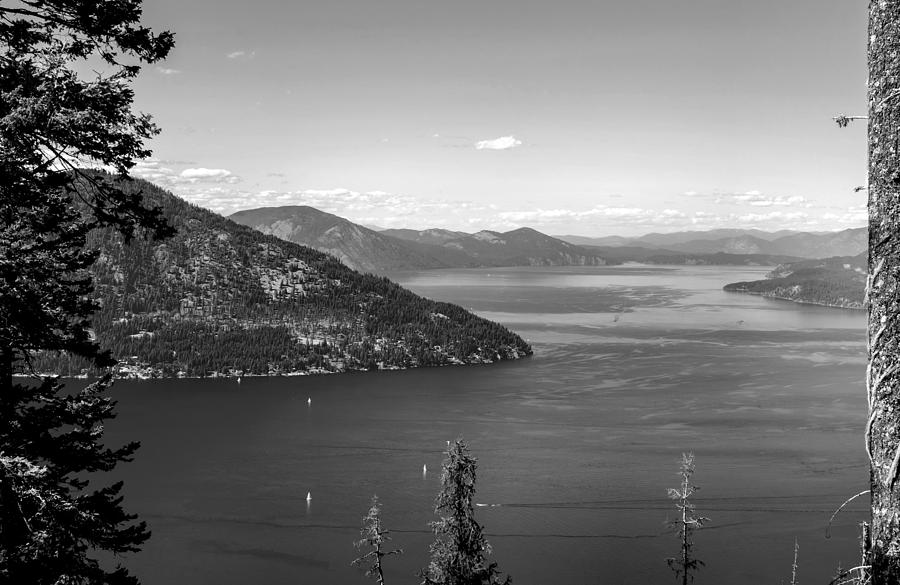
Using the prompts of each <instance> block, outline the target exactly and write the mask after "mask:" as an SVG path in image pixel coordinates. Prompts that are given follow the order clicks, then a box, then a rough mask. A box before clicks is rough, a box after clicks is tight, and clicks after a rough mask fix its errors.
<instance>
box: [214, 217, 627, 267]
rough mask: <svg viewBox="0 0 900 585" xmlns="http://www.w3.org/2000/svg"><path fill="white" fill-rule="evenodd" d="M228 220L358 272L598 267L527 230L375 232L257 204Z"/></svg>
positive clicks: (573, 249) (571, 248)
mask: <svg viewBox="0 0 900 585" xmlns="http://www.w3.org/2000/svg"><path fill="white" fill-rule="evenodd" d="M230 219H233V220H234V221H236V222H238V223H241V224H243V225H246V226H250V227H252V228H255V229H257V230H259V231H261V232H263V233H266V234H272V235H275V236H278V237H280V238H282V239H284V240H288V241H290V242H295V243H298V244H304V245H307V246H311V247H313V248H316V249H317V250H320V251H323V252H328V253H329V254H333V255H334V256H337V257H338V258H339V259H340V260H341V261H343V262H344V263H346V264H347V265H348V266H350V267H352V268H355V269H357V270H363V271H367V272H374V273H385V272H391V271H395V270H427V269H432V268H474V267H496V266H603V265H606V264H609V263H610V262H609V261H608V260H607V259H606V258H603V257H602V256H598V255H597V254H596V253H595V252H593V251H591V250H587V249H585V248H582V247H580V246H576V245H574V244H570V243H568V242H564V241H562V240H559V239H557V238H554V237H551V236H548V235H546V234H542V233H541V232H538V231H536V230H533V229H530V228H520V229H517V230H512V231H509V232H502V233H501V232H494V231H487V230H485V231H481V232H478V233H474V234H468V233H465V232H454V231H449V230H441V229H430V230H422V231H416V230H408V229H391V230H383V231H380V232H376V231H374V230H371V229H369V228H366V227H363V226H361V225H358V224H355V223H353V222H351V221H350V220H347V219H344V218H342V217H338V216H336V215H332V214H330V213H325V212H323V211H320V210H318V209H315V208H313V207H307V206H282V207H261V208H258V209H248V210H245V211H238V212H237V213H235V214H233V215H231V216H230Z"/></svg>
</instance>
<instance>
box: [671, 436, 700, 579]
mask: <svg viewBox="0 0 900 585" xmlns="http://www.w3.org/2000/svg"><path fill="white" fill-rule="evenodd" d="M678 474H679V475H680V476H681V485H680V486H678V487H677V488H669V498H670V499H672V500H675V509H676V510H678V519H677V520H673V521H672V522H670V523H669V525H670V526H672V527H674V528H675V533H676V534H677V535H678V540H679V542H680V543H681V551H680V554H679V556H678V557H677V558H675V557H673V558H669V559H666V562H667V563H668V564H669V568H670V569H672V571H674V573H675V579H677V580H678V581H680V582H681V584H682V585H687V584H688V583H689V582H692V581H693V580H694V574H695V573H696V572H697V571H699V570H700V567H703V566H704V565H705V564H706V563H704V562H703V561H701V560H699V559H698V558H697V557H695V556H694V538H693V535H694V531H695V530H697V529H698V528H701V527H702V526H703V523H704V522H706V521H708V520H709V518H703V517H702V516H696V515H694V503H693V502H691V496H693V495H694V492H695V491H697V489H699V488H698V487H697V486H695V485H694V484H692V483H691V476H693V475H694V454H693V453H682V454H681V468H680V469H679V471H678Z"/></svg>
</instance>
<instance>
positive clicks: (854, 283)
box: [723, 253, 866, 309]
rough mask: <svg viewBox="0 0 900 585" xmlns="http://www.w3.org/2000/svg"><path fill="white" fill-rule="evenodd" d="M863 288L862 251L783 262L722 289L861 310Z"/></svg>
mask: <svg viewBox="0 0 900 585" xmlns="http://www.w3.org/2000/svg"><path fill="white" fill-rule="evenodd" d="M865 287H866V254H865V253H862V254H859V255H857V256H838V257H832V258H825V259H821V260H803V261H800V262H792V263H789V264H784V265H781V266H778V267H776V268H775V270H773V271H772V272H770V273H769V274H768V275H767V278H766V279H765V280H754V281H748V282H734V283H731V284H727V285H725V286H724V287H723V288H724V290H726V291H728V292H739V293H748V294H756V295H761V296H766V297H771V298H776V299H784V300H788V301H794V302H797V303H807V304H814V305H824V306H828V307H840V308H844V309H862V308H864V304H863V303H864V296H865Z"/></svg>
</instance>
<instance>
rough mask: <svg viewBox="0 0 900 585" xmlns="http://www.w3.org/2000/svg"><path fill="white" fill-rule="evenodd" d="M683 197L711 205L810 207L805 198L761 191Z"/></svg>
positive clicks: (692, 193)
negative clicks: (707, 202) (704, 200)
mask: <svg viewBox="0 0 900 585" xmlns="http://www.w3.org/2000/svg"><path fill="white" fill-rule="evenodd" d="M681 195H682V196H684V197H691V198H697V199H708V200H711V201H712V202H713V203H718V204H720V205H721V204H727V205H750V206H753V207H810V206H811V203H810V202H809V200H808V199H806V197H802V196H800V195H790V196H785V195H766V194H765V193H763V192H762V191H757V190H755V189H754V190H750V191H744V192H740V193H738V192H722V191H713V192H700V191H685V192H683V193H681Z"/></svg>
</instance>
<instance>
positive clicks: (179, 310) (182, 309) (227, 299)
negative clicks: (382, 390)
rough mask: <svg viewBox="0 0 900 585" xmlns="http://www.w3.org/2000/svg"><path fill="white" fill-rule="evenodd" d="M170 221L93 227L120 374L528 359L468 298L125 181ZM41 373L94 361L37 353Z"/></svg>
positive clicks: (525, 349)
mask: <svg viewBox="0 0 900 585" xmlns="http://www.w3.org/2000/svg"><path fill="white" fill-rule="evenodd" d="M125 189H126V190H132V191H133V190H140V191H142V192H143V193H144V197H145V200H146V202H147V204H149V205H156V206H159V207H160V208H161V209H162V210H163V213H164V215H165V217H166V219H167V220H168V222H169V223H170V224H171V225H172V226H173V227H174V228H175V229H176V235H175V236H174V237H172V238H171V239H168V240H164V241H149V240H146V239H143V238H135V239H134V240H133V241H132V242H131V243H129V244H125V243H124V242H123V240H122V238H121V236H120V235H119V234H118V233H116V232H113V231H112V230H103V231H97V232H94V233H93V234H92V236H91V240H90V242H89V245H90V246H91V247H93V248H95V249H97V250H98V251H99V257H98V259H97V261H96V263H95V265H94V268H93V272H94V277H95V282H96V291H95V294H96V295H97V296H98V298H99V299H100V302H101V304H102V309H101V310H100V311H99V312H98V313H97V314H96V315H95V316H94V318H93V321H92V324H93V328H94V333H95V335H96V336H97V338H98V339H99V341H100V342H101V345H103V346H104V347H107V348H109V349H111V350H112V353H113V355H114V356H115V357H116V358H118V359H119V360H120V370H121V372H122V373H124V374H128V373H140V374H142V375H179V376H207V375H219V374H232V375H241V374H242V375H247V374H254V375H269V374H292V373H305V372H326V371H346V370H362V369H379V368H405V367H414V366H430V365H444V364H461V363H487V362H494V361H499V360H507V359H515V358H519V357H523V356H527V355H530V354H531V348H530V346H529V345H528V344H527V343H526V342H525V341H523V340H522V339H521V338H520V337H519V336H517V335H515V334H514V333H512V332H510V331H509V330H507V329H506V328H504V327H502V326H501V325H498V324H496V323H493V322H490V321H487V320H485V319H482V318H480V317H477V316H475V315H473V314H471V313H469V312H467V311H465V310H464V309H462V308H461V307H458V306H456V305H452V304H449V303H441V302H435V301H431V300H428V299H424V298H422V297H419V296H417V295H415V294H413V293H411V292H409V291H407V290H405V289H403V288H401V287H400V286H399V285H397V284H395V283H393V282H391V281H389V280H387V279H386V278H379V277H375V276H371V275H364V274H360V273H358V272H355V271H353V270H351V269H349V268H348V267H346V266H345V265H344V264H342V263H341V262H339V261H338V260H337V259H336V258H334V257H332V256H330V255H327V254H324V253H321V252H318V251H316V250H313V249H311V248H308V247H306V246H301V245H298V244H294V243H290V242H285V241H283V240H279V239H277V238H276V237H274V236H270V235H265V234H262V233H260V232H258V231H255V230H253V229H250V228H248V227H245V226H242V225H239V224H237V223H235V222H232V221H230V220H228V219H226V218H224V217H222V216H219V215H216V214H214V213H212V212H210V211H207V210H205V209H202V208H200V207H197V206H194V205H191V204H189V203H187V202H185V201H183V200H181V199H179V198H177V197H175V196H174V195H172V194H170V193H168V192H166V191H163V190H162V189H160V188H158V187H156V186H155V185H152V184H150V183H148V182H145V181H142V180H137V179H136V180H133V181H130V182H128V183H127V184H126V185H125ZM35 366H36V367H37V369H38V370H42V371H56V372H61V373H78V372H79V371H80V370H81V369H82V368H84V367H86V364H85V363H83V362H80V361H79V360H78V359H76V358H72V359H71V360H70V359H69V358H68V357H67V356H64V355H51V354H43V355H40V356H37V358H36V360H35Z"/></svg>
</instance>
